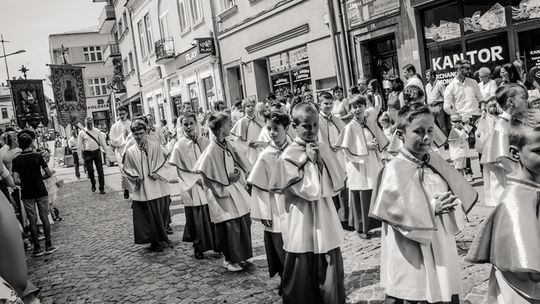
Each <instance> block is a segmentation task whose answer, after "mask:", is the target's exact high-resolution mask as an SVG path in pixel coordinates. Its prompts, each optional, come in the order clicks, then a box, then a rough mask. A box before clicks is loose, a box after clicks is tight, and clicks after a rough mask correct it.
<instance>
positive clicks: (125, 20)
mask: <svg viewBox="0 0 540 304" xmlns="http://www.w3.org/2000/svg"><path fill="white" fill-rule="evenodd" d="M122 20H124V30H127V29H128V20H127V14H126V12H124V13H123V14H122ZM120 33H123V31H121V32H120Z"/></svg>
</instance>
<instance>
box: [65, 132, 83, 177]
mask: <svg viewBox="0 0 540 304" xmlns="http://www.w3.org/2000/svg"><path fill="white" fill-rule="evenodd" d="M68 147H69V149H70V150H71V155H72V156H73V165H74V167H75V176H76V177H77V178H80V177H81V173H80V172H79V166H80V165H79V154H78V153H77V152H78V151H77V130H76V129H73V130H72V131H71V137H70V138H69V139H68Z"/></svg>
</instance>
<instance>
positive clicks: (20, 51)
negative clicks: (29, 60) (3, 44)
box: [0, 50, 26, 58]
mask: <svg viewBox="0 0 540 304" xmlns="http://www.w3.org/2000/svg"><path fill="white" fill-rule="evenodd" d="M24 52H26V50H18V51H16V52H13V53H9V54H6V55H2V56H0V58H4V57H7V56H11V55H17V54H20V53H24Z"/></svg>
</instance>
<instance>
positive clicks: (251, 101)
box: [242, 98, 255, 107]
mask: <svg viewBox="0 0 540 304" xmlns="http://www.w3.org/2000/svg"><path fill="white" fill-rule="evenodd" d="M247 104H253V105H255V100H252V99H249V98H245V99H244V100H242V105H243V106H244V107H245V106H246V105H247Z"/></svg>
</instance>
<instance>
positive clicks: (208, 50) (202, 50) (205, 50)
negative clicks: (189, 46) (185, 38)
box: [197, 37, 214, 54]
mask: <svg viewBox="0 0 540 304" xmlns="http://www.w3.org/2000/svg"><path fill="white" fill-rule="evenodd" d="M197 47H198V48H199V50H198V51H199V54H214V39H213V38H212V37H209V38H197Z"/></svg>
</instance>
